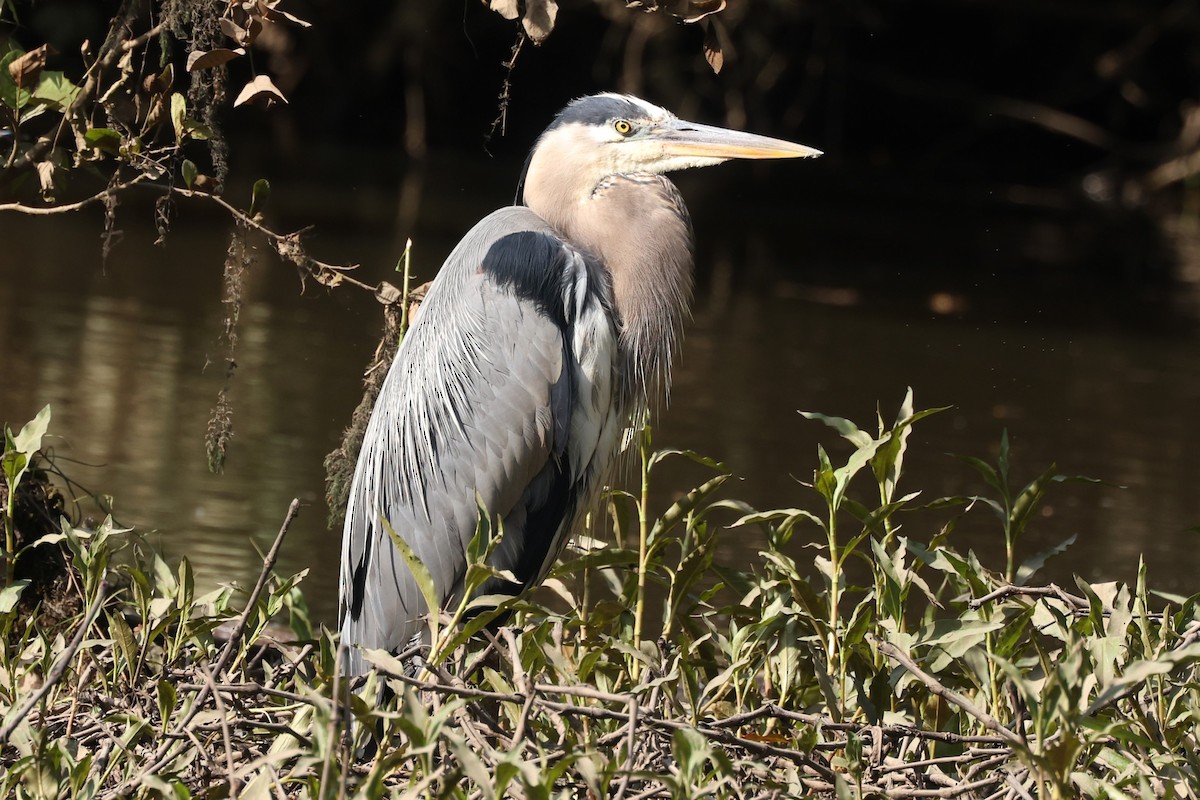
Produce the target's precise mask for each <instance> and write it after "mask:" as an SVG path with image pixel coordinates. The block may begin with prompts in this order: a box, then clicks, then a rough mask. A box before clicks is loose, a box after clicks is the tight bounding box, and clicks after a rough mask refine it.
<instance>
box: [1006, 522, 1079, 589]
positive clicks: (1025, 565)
mask: <svg viewBox="0 0 1200 800" xmlns="http://www.w3.org/2000/svg"><path fill="white" fill-rule="evenodd" d="M1077 538H1078V535H1077V534H1071V535H1070V536H1068V537H1067V538H1066V539H1064V540H1063V541H1062V542H1060V543H1059V544H1057V545H1055V546H1054V547H1051V548H1049V549H1048V550H1043V551H1042V552H1040V553H1038V554H1037V555H1034V556H1032V557H1030V558H1027V559H1025V560H1024V561H1023V562H1021V566H1020V567H1018V568H1017V577H1016V580H1015V581H1013V583H1015V584H1017V585H1018V586H1024V585H1025V583H1026V582H1027V581H1028V580H1029V579H1030V578H1032V577H1033V575H1034V573H1036V572H1037V571H1038V570H1039V569H1041V568H1042V566H1043V565H1044V564H1045V563H1046V562H1047V561H1048V560H1049V559H1050V558H1051V557H1053V556H1056V555H1059V554H1061V553H1064V552H1066V550H1067V548H1068V547H1070V546H1071V545H1073V544H1075V540H1076V539H1077Z"/></svg>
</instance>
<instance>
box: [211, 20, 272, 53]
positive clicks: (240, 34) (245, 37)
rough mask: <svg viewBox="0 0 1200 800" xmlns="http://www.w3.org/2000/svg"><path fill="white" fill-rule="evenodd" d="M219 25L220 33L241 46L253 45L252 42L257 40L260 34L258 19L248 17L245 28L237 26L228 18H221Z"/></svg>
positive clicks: (260, 26)
mask: <svg viewBox="0 0 1200 800" xmlns="http://www.w3.org/2000/svg"><path fill="white" fill-rule="evenodd" d="M220 25H221V33H223V34H225V35H226V36H228V37H229V38H230V39H233V40H234V41H235V42H237V43H238V44H240V45H243V46H245V45H251V44H254V40H255V39H257V38H258V34H260V33H262V19H261V18H260V17H250V18H249V19H248V20H247V21H246V25H245V27H242V26H241V25H239V24H237V23H236V22H234V21H233V20H231V19H230V18H229V17H221V21H220Z"/></svg>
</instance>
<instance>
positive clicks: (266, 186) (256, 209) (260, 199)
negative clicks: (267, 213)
mask: <svg viewBox="0 0 1200 800" xmlns="http://www.w3.org/2000/svg"><path fill="white" fill-rule="evenodd" d="M270 199H271V182H270V181H268V180H267V179H266V178H259V179H258V180H256V181H255V182H254V187H253V188H252V189H251V190H250V212H249V213H250V216H251V217H253V216H255V215H257V214H261V213H262V212H263V210H264V209H265V208H266V207H267V201H268V200H270Z"/></svg>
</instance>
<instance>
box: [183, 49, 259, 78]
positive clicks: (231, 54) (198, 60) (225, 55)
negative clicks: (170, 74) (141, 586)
mask: <svg viewBox="0 0 1200 800" xmlns="http://www.w3.org/2000/svg"><path fill="white" fill-rule="evenodd" d="M244 55H246V48H244V47H235V48H233V49H232V50H231V49H229V48H226V47H218V48H216V49H215V50H207V51H205V50H193V51H192V52H190V53H188V59H187V71H188V72H194V71H195V70H198V69H208V68H210V67H219V66H221V65H222V64H226V63H228V62H230V61H232V60H233V59H235V58H237V57H238V56H244Z"/></svg>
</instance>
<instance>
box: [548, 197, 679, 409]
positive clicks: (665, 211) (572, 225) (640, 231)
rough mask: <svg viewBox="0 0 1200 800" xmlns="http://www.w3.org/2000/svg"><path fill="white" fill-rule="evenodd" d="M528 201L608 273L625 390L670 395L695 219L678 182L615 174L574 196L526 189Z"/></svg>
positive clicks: (653, 396) (654, 396)
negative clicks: (546, 194)
mask: <svg viewBox="0 0 1200 800" xmlns="http://www.w3.org/2000/svg"><path fill="white" fill-rule="evenodd" d="M535 188H536V187H535ZM579 198H582V199H579ZM539 201H542V202H539ZM526 202H528V203H529V207H530V208H531V209H532V210H533V211H534V212H536V213H537V214H539V215H540V216H541V217H542V218H543V219H545V220H546V221H547V222H549V223H550V224H551V225H552V226H553V227H554V228H555V229H557V230H558V231H560V232H561V233H562V234H563V236H564V238H566V239H567V241H569V242H570V243H572V244H574V245H576V246H579V247H582V248H584V249H585V250H588V251H589V252H591V253H592V254H594V255H595V256H597V257H598V258H599V259H600V261H601V263H602V264H603V265H604V267H605V268H606V269H607V270H608V272H609V274H610V275H611V278H612V288H613V302H614V305H615V306H616V309H617V312H618V313H619V315H620V324H621V333H620V336H621V357H622V360H623V369H622V372H623V374H624V376H625V378H626V379H627V380H626V382H625V383H626V386H627V387H628V388H627V391H630V392H632V393H635V394H637V395H640V396H641V398H642V399H643V400H650V401H653V400H655V399H657V398H658V397H659V396H662V395H665V394H666V392H667V391H668V390H669V386H670V377H671V362H672V359H673V357H674V354H675V352H676V351H677V350H678V344H679V340H680V337H681V333H682V328H683V321H684V319H685V318H686V317H687V315H688V311H689V306H690V302H691V295H692V261H693V252H692V251H693V245H692V227H691V220H690V217H689V216H688V213H687V208H686V207H685V206H684V204H683V199H682V198H681V197H680V195H679V191H678V190H677V189H676V188H675V185H674V184H673V183H671V182H670V181H669V180H667V179H666V178H665V177H663V176H662V175H651V174H635V175H610V176H607V177H605V178H604V179H603V180H602V181H601V182H600V183H599V184H597V185H596V186H594V187H588V188H587V189H586V190H585V191H581V192H577V193H576V194H575V195H574V197H573V198H571V199H569V200H568V199H566V198H559V199H558V200H557V201H555V200H554V199H552V198H545V200H544V199H543V197H541V196H539V194H538V193H537V192H536V191H534V192H533V193H529V192H528V191H527V193H526Z"/></svg>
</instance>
